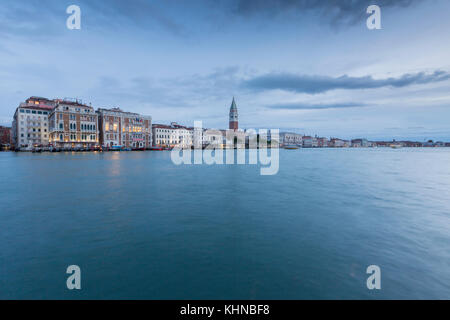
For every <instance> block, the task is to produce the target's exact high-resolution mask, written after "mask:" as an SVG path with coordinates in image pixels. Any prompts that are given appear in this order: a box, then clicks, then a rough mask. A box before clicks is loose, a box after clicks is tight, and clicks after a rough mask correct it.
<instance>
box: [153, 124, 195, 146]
mask: <svg viewBox="0 0 450 320" xmlns="http://www.w3.org/2000/svg"><path fill="white" fill-rule="evenodd" d="M152 131H153V145H154V146H155V147H175V146H178V147H182V148H189V147H191V146H192V145H193V143H194V128H189V127H185V126H181V125H179V124H177V123H176V122H172V123H171V124H170V125H165V124H154V125H153V127H152ZM197 139H198V137H197ZM197 141H198V140H197Z"/></svg>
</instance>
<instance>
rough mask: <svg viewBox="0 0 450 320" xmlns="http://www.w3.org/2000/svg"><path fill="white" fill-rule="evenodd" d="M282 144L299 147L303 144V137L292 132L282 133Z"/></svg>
mask: <svg viewBox="0 0 450 320" xmlns="http://www.w3.org/2000/svg"><path fill="white" fill-rule="evenodd" d="M280 143H281V144H282V145H298V146H301V145H302V144H303V137H302V135H301V134H298V133H292V132H280Z"/></svg>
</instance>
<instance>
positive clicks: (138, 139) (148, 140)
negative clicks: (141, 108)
mask: <svg viewBox="0 0 450 320" xmlns="http://www.w3.org/2000/svg"><path fill="white" fill-rule="evenodd" d="M97 114H98V122H99V125H98V126H99V138H100V144H101V145H102V146H103V147H105V148H106V147H114V146H115V147H123V148H131V149H142V148H149V147H151V146H152V117H150V116H143V115H140V114H138V113H133V112H125V111H122V110H121V109H120V108H112V109H104V108H99V109H98V110H97Z"/></svg>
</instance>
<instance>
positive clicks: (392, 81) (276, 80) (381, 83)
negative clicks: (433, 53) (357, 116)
mask: <svg viewBox="0 0 450 320" xmlns="http://www.w3.org/2000/svg"><path fill="white" fill-rule="evenodd" d="M449 79H450V73H449V72H446V71H441V70H437V71H435V72H433V73H429V74H426V73H424V72H419V73H415V74H409V73H408V74H404V75H402V76H400V77H398V78H392V77H391V78H385V79H374V78H373V77H372V76H365V77H349V76H347V75H343V76H341V77H329V76H318V75H312V76H311V75H297V74H291V73H271V74H266V75H262V76H257V77H254V78H251V79H248V80H245V81H243V82H242V84H241V85H242V86H243V87H245V88H249V89H253V90H256V91H264V90H277V89H279V90H285V91H291V92H297V93H308V94H317V93H324V92H327V91H330V90H336V89H347V90H357V89H375V88H383V87H396V88H401V87H407V86H410V85H415V84H427V83H434V82H441V81H446V80H449Z"/></svg>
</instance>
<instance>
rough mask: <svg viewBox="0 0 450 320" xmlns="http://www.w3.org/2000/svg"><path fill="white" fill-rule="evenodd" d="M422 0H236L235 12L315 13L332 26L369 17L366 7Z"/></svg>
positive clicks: (240, 13) (408, 4)
mask: <svg viewBox="0 0 450 320" xmlns="http://www.w3.org/2000/svg"><path fill="white" fill-rule="evenodd" d="M419 2H423V0H421V1H419V0H377V1H373V0H329V1H325V0H236V1H235V4H234V8H233V11H234V13H235V14H237V15H242V16H252V15H255V14H266V15H270V16H276V15H282V14H284V13H288V12H293V13H297V14H299V13H303V12H306V13H316V14H317V15H319V16H322V17H323V18H324V19H326V20H327V21H328V22H329V23H330V24H332V25H339V24H355V23H357V22H358V21H361V20H362V19H364V17H366V16H367V15H366V10H365V9H366V8H367V7H368V6H369V5H372V4H377V5H379V6H380V7H382V8H395V7H403V8H404V7H409V6H411V5H413V4H416V3H419Z"/></svg>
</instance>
